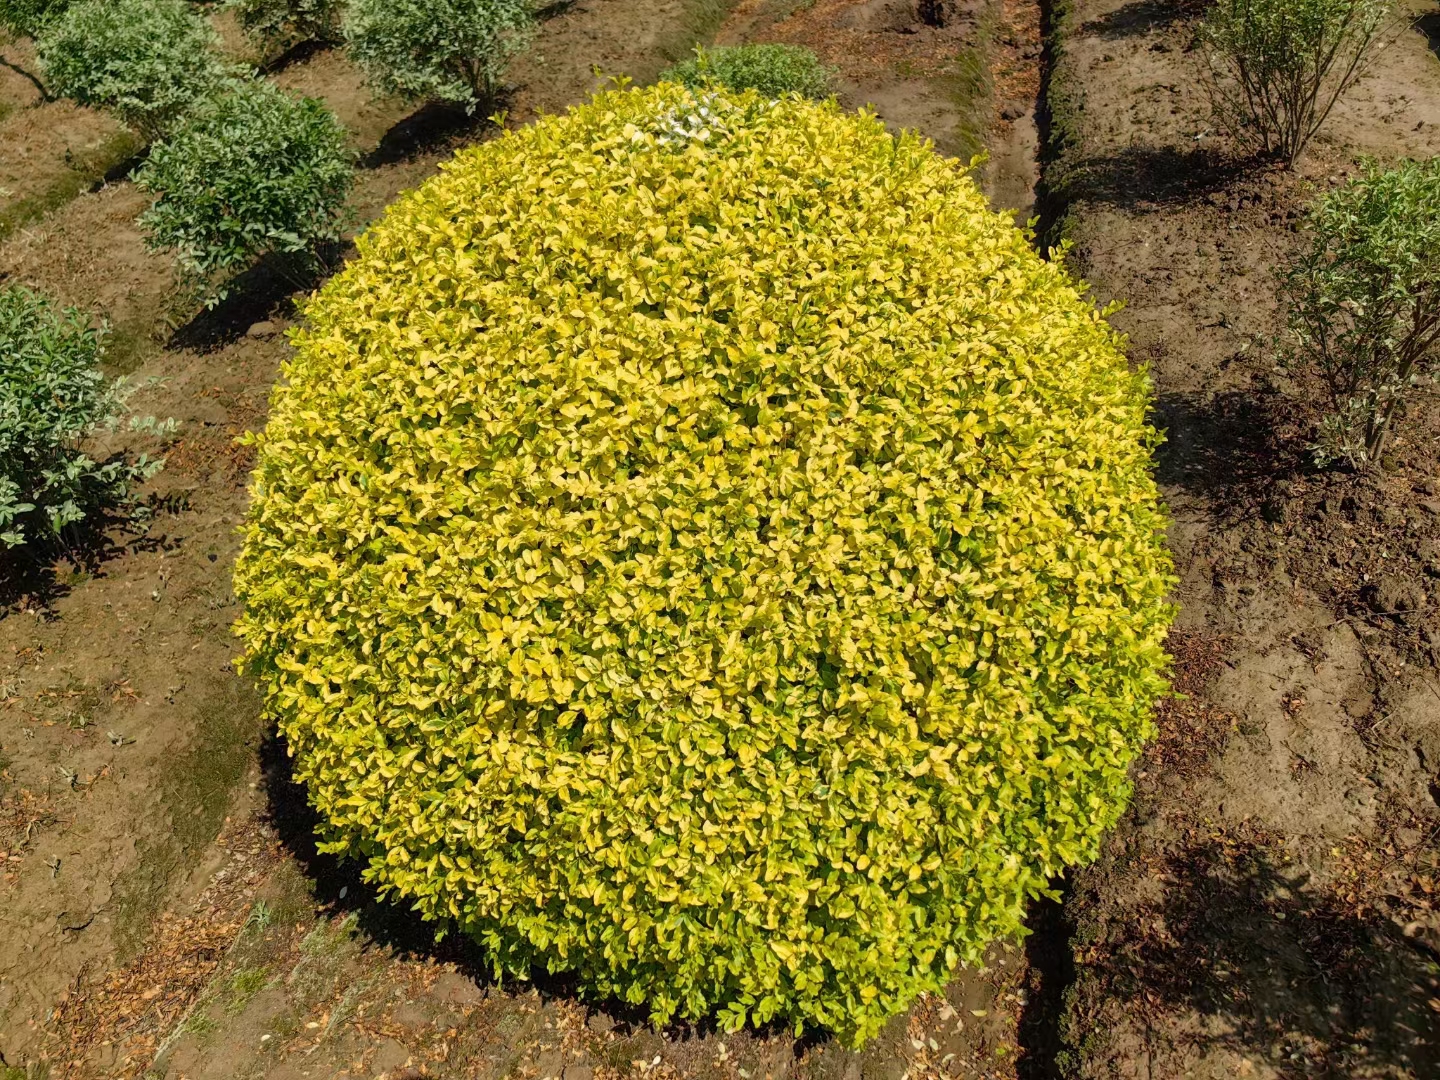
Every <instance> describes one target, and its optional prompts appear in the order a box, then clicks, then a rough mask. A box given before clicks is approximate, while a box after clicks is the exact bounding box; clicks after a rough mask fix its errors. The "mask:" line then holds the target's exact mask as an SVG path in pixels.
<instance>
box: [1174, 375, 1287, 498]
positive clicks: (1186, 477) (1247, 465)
mask: <svg viewBox="0 0 1440 1080" xmlns="http://www.w3.org/2000/svg"><path fill="white" fill-rule="evenodd" d="M1303 419H1304V418H1303V415H1301V413H1300V412H1299V410H1297V408H1296V405H1295V403H1294V402H1293V401H1292V400H1290V399H1289V398H1286V397H1284V396H1282V395H1280V394H1277V393H1273V392H1270V393H1263V392H1254V391H1231V392H1229V393H1222V394H1184V393H1171V394H1162V395H1161V396H1160V398H1159V399H1158V400H1157V401H1156V402H1155V414H1154V417H1153V421H1154V423H1155V426H1156V427H1158V428H1160V429H1161V430H1162V431H1163V432H1164V433H1165V442H1164V443H1163V444H1162V445H1161V447H1160V449H1159V452H1158V453H1157V454H1156V470H1155V474H1156V479H1157V480H1159V481H1160V483H1161V485H1163V486H1165V487H1178V488H1181V489H1183V490H1185V491H1187V492H1189V493H1190V494H1192V495H1197V496H1201V497H1203V498H1204V499H1205V500H1206V501H1207V502H1208V503H1209V504H1210V506H1211V507H1212V509H1213V512H1214V514H1215V516H1216V518H1217V520H1219V521H1221V522H1223V523H1231V524H1233V523H1235V522H1238V521H1240V520H1243V519H1245V518H1247V517H1251V516H1253V515H1255V514H1258V513H1264V512H1265V508H1266V506H1267V500H1268V499H1269V498H1270V496H1271V493H1272V491H1273V490H1274V489H1275V486H1276V484H1277V483H1278V482H1280V481H1283V480H1289V479H1292V478H1294V477H1296V476H1299V475H1301V474H1302V473H1306V472H1309V471H1310V470H1311V469H1312V467H1313V466H1312V463H1311V460H1310V456H1309V453H1308V451H1307V449H1306V440H1305V439H1304V438H1302V437H1301V433H1300V426H1301V424H1302V423H1303Z"/></svg>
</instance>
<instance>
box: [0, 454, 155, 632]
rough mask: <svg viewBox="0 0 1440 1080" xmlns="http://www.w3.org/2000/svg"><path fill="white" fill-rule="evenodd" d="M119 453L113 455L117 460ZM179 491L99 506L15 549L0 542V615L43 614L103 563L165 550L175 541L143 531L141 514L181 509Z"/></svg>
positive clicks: (145, 517) (90, 575)
mask: <svg viewBox="0 0 1440 1080" xmlns="http://www.w3.org/2000/svg"><path fill="white" fill-rule="evenodd" d="M120 457H123V455H118V454H117V455H115V456H114V457H113V458H109V459H106V461H104V462H101V464H102V465H103V464H106V463H108V461H110V460H117V459H119V458H120ZM183 503H184V499H183V497H181V496H173V495H172V496H163V497H152V498H149V499H140V500H137V502H135V503H130V504H128V505H129V506H132V507H135V508H136V513H135V514H133V515H132V514H131V513H129V512H127V511H126V510H125V509H124V508H122V507H117V506H115V505H111V506H100V507H96V508H92V509H90V510H89V511H88V516H87V517H86V518H85V519H84V520H83V521H80V522H77V523H76V524H74V525H71V526H70V527H69V528H67V529H66V530H65V533H64V535H63V536H61V537H59V538H56V539H52V540H36V541H32V542H30V543H27V544H25V545H24V546H22V547H18V548H8V549H7V548H4V547H0V619H3V618H5V616H6V615H8V614H11V613H13V612H17V611H28V612H31V613H32V614H40V615H44V614H45V613H47V612H48V611H49V610H50V609H51V608H52V607H54V605H55V604H56V603H57V602H59V601H60V600H62V599H64V598H65V597H66V596H68V595H69V594H70V592H71V590H72V589H73V588H74V587H75V585H77V584H79V583H80V582H83V581H86V580H88V579H90V578H92V577H95V576H96V575H97V574H99V573H101V572H102V570H103V568H104V566H105V564H106V563H108V562H110V561H111V560H113V559H117V558H120V557H121V556H124V555H128V554H134V553H136V552H142V551H158V550H169V549H170V548H172V547H173V546H175V541H174V540H173V539H172V538H170V537H168V536H166V535H165V534H163V533H152V532H150V531H148V530H147V529H146V528H145V526H144V525H143V524H141V523H140V522H141V519H149V518H153V517H154V516H156V515H158V514H162V513H171V514H173V513H177V512H178V511H179V510H181V509H183V508H184V506H183Z"/></svg>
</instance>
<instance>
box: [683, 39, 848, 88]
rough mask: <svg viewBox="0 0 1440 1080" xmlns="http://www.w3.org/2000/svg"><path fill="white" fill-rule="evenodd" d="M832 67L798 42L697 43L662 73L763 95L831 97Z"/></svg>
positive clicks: (686, 81) (687, 81)
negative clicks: (689, 54)
mask: <svg viewBox="0 0 1440 1080" xmlns="http://www.w3.org/2000/svg"><path fill="white" fill-rule="evenodd" d="M831 74H832V72H831V69H829V68H827V67H826V66H825V65H824V64H822V63H820V60H819V58H818V57H816V55H815V54H814V53H813V52H811V51H810V50H809V49H806V48H802V47H801V46H799V45H718V46H716V47H714V48H711V49H706V48H703V47H701V46H696V49H695V55H694V56H693V57H692V58H690V59H688V60H684V61H682V62H681V63H678V64H676V65H675V66H674V67H671V68H667V69H666V70H665V71H663V72H661V74H660V78H661V79H662V80H669V81H670V82H678V83H681V84H683V85H685V86H689V87H701V86H705V85H708V84H711V83H714V84H718V85H720V86H726V87H729V88H730V89H731V90H758V91H759V92H760V93H762V94H764V95H765V96H766V97H779V96H780V95H781V94H799V95H801V96H802V97H808V98H824V97H829V96H830V92H831V91H830V78H831Z"/></svg>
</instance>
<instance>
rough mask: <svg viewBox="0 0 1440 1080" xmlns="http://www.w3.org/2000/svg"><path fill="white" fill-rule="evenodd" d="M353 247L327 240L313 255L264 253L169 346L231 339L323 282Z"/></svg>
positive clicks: (212, 344) (210, 347)
mask: <svg viewBox="0 0 1440 1080" xmlns="http://www.w3.org/2000/svg"><path fill="white" fill-rule="evenodd" d="M350 250H351V245H350V244H343V243H328V244H322V245H321V246H320V248H319V250H318V251H317V252H316V253H315V255H314V257H313V258H305V259H296V258H295V257H294V256H287V255H281V254H271V255H266V256H265V257H264V258H262V259H261V260H260V261H259V262H258V263H256V264H255V265H254V266H252V267H250V268H249V269H248V270H245V271H243V272H241V273H240V274H237V275H236V276H235V277H234V278H232V279H231V280H230V281H229V283H228V285H227V292H226V296H225V299H224V300H221V301H220V302H219V303H218V304H216V305H215V306H214V307H213V308H201V309H200V310H199V311H198V312H196V314H194V315H193V316H192V317H191V318H190V319H189V321H187V322H186V323H184V324H183V325H181V326H180V327H179V328H177V329H176V330H175V332H174V333H172V334H171V335H170V340H169V341H167V342H166V345H165V347H166V348H167V349H190V350H193V351H195V352H198V353H208V352H214V351H215V350H217V349H222V348H224V347H225V346H226V345H231V344H233V343H234V342H236V341H238V340H239V339H240V338H241V337H243V336H244V335H245V332H246V331H247V330H248V329H249V328H250V327H251V326H253V325H255V324H256V323H257V322H262V321H264V320H266V319H268V318H270V317H271V316H274V315H277V314H280V313H282V312H285V311H286V310H287V308H290V307H292V306H293V304H294V300H295V298H296V297H297V296H305V295H307V294H309V293H310V292H312V291H313V290H314V289H316V288H318V287H319V286H320V285H321V284H323V283H324V281H325V279H326V278H327V277H329V276H330V274H331V273H333V272H334V270H335V269H336V268H338V267H339V266H340V264H341V263H342V262H344V260H345V257H346V255H348V254H349V251H350Z"/></svg>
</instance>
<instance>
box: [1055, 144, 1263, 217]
mask: <svg viewBox="0 0 1440 1080" xmlns="http://www.w3.org/2000/svg"><path fill="white" fill-rule="evenodd" d="M1264 161H1265V159H1264V158H1261V157H1258V156H1255V155H1244V156H1236V155H1231V154H1224V153H1221V152H1219V151H1217V150H1212V149H1209V148H1207V147H1198V146H1197V147H1193V148H1189V149H1185V150H1177V149H1176V148H1174V147H1171V146H1127V147H1125V148H1124V149H1123V150H1119V151H1116V152H1115V153H1113V154H1104V155H1097V156H1095V157H1090V158H1084V159H1082V160H1080V161H1077V162H1075V163H1074V164H1072V165H1067V166H1066V167H1065V169H1064V175H1063V177H1061V179H1060V183H1059V185H1058V188H1057V190H1058V192H1059V194H1061V195H1062V196H1063V197H1064V199H1065V200H1066V201H1067V202H1082V201H1083V202H1094V203H1102V204H1105V205H1108V206H1119V207H1124V208H1125V209H1127V210H1144V209H1146V208H1157V209H1158V208H1163V207H1170V206H1175V205H1178V204H1181V203H1187V202H1191V201H1193V200H1196V199H1201V198H1204V197H1205V196H1206V195H1209V194H1211V193H1212V192H1216V191H1222V190H1224V189H1225V188H1226V187H1228V186H1229V185H1230V184H1232V183H1234V182H1235V181H1237V180H1241V179H1244V178H1245V177H1246V176H1249V175H1251V174H1253V173H1255V172H1256V171H1257V170H1258V169H1260V168H1261V167H1262V166H1263V165H1264Z"/></svg>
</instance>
